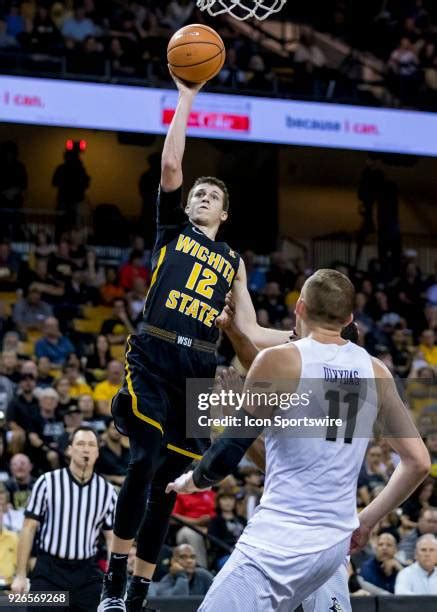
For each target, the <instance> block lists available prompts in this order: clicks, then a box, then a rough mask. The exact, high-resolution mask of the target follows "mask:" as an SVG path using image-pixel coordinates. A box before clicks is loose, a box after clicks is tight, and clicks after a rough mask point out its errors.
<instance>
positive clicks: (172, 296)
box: [143, 189, 240, 342]
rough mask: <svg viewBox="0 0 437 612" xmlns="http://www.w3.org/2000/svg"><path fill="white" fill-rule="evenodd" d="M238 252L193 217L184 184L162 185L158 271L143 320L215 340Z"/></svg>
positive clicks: (155, 259)
mask: <svg viewBox="0 0 437 612" xmlns="http://www.w3.org/2000/svg"><path fill="white" fill-rule="evenodd" d="M239 263H240V257H239V255H238V254H237V253H236V252H235V251H233V250H232V249H231V248H230V247H229V246H228V245H227V244H226V243H225V242H216V241H214V240H211V239H210V238H208V236H206V234H204V233H203V232H202V231H201V230H200V229H199V228H197V227H195V226H194V225H193V224H191V223H190V222H189V221H188V217H187V216H186V214H185V212H184V211H183V209H182V207H181V189H177V190H176V191H172V192H165V191H162V189H161V190H160V193H159V196H158V213H157V238H156V243H155V246H154V251H153V255H152V267H153V274H152V280H151V284H150V289H149V292H148V294H147V300H146V304H145V307H144V317H143V320H144V322H145V323H148V324H149V325H154V326H156V327H160V328H161V329H166V330H169V331H175V332H177V333H178V334H180V335H182V336H184V335H186V336H189V337H192V338H197V339H199V340H204V341H208V342H216V341H217V338H218V329H217V328H216V327H215V325H214V321H215V318H216V317H217V316H218V315H219V314H220V312H221V311H222V309H223V307H224V304H225V297H226V294H227V292H228V291H229V290H230V289H231V287H232V283H233V281H234V278H235V276H236V274H237V271H238V266H239Z"/></svg>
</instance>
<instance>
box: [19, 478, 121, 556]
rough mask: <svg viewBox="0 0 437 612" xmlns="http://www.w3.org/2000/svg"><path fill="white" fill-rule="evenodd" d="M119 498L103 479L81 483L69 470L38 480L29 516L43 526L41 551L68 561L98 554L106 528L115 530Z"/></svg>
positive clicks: (31, 500)
mask: <svg viewBox="0 0 437 612" xmlns="http://www.w3.org/2000/svg"><path fill="white" fill-rule="evenodd" d="M116 501H117V495H116V493H115V489H114V487H113V486H112V485H111V484H110V483H108V482H106V480H105V479H104V478H102V476H99V475H98V474H93V476H92V478H91V479H90V480H89V481H88V482H86V483H84V484H81V483H80V482H79V481H78V480H76V479H75V478H74V476H73V474H72V473H71V472H70V470H69V469H68V468H62V469H60V470H54V471H53V472H47V473H46V474H43V475H42V476H40V477H39V478H38V480H37V481H36V483H35V484H34V487H33V489H32V494H31V496H30V498H29V501H28V503H27V506H26V510H25V513H24V514H25V516H26V517H28V518H32V519H36V520H37V521H39V522H40V523H41V527H40V535H39V549H40V551H43V552H45V553H47V554H49V555H53V556H54V557H59V558H60V559H68V560H81V559H89V558H90V557H93V556H94V555H95V554H96V544H97V539H98V537H99V534H100V531H101V530H102V529H108V530H109V529H112V523H113V515H114V509H115V505H116Z"/></svg>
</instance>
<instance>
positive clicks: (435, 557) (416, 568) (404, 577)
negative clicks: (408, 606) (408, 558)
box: [395, 533, 437, 595]
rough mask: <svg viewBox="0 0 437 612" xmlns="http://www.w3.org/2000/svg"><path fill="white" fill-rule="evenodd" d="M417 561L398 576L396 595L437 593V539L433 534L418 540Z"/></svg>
mask: <svg viewBox="0 0 437 612" xmlns="http://www.w3.org/2000/svg"><path fill="white" fill-rule="evenodd" d="M415 559H416V561H415V563H413V564H412V565H410V566H409V567H406V568H404V569H403V570H401V571H400V572H399V574H398V575H397V577H396V584H395V594H396V595H437V539H436V538H435V536H434V535H432V534H430V533H429V534H427V535H424V536H422V537H421V538H419V539H418V540H417V543H416V551H415Z"/></svg>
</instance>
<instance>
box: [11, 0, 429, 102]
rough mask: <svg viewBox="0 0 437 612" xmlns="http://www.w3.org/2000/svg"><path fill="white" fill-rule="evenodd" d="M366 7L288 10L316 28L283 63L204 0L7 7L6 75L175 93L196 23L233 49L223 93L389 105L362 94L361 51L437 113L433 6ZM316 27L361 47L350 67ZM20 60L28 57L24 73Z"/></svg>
mask: <svg viewBox="0 0 437 612" xmlns="http://www.w3.org/2000/svg"><path fill="white" fill-rule="evenodd" d="M296 4H297V5H298V6H296ZM364 4H365V5H366V8H363V7H360V8H359V9H357V7H356V3H355V4H354V3H352V2H348V1H347V0H331V1H329V2H318V1H316V0H313V1H311V2H308V3H304V5H305V6H302V5H301V3H290V5H288V4H287V5H286V6H285V7H284V9H283V11H282V12H281V13H280V14H279V17H280V18H282V19H293V20H295V21H296V20H297V21H299V22H301V23H304V24H306V26H307V27H302V29H301V32H300V36H299V40H298V41H297V43H296V44H294V45H292V47H290V48H289V49H288V50H289V51H290V50H291V49H292V52H291V55H289V56H288V55H287V57H281V56H280V55H278V54H275V53H272V52H270V51H268V48H266V47H262V46H260V45H259V44H258V43H257V42H255V40H254V39H251V38H250V36H246V35H242V34H241V32H238V31H237V30H235V29H233V28H232V27H231V25H230V24H229V23H226V22H224V21H222V20H221V19H219V18H215V19H214V21H213V22H211V20H210V21H208V16H207V15H205V14H204V13H201V12H200V11H198V10H197V9H196V6H195V2H194V0H178V1H176V0H166V1H165V2H160V3H156V2H155V3H154V2H151V0H138V1H132V0H119V1H117V2H103V1H101V0H77V1H73V0H64V2H59V1H53V0H39V1H34V0H22V1H18V0H1V1H0V51H1V54H0V70H2V69H3V71H6V72H7V71H9V70H11V69H16V68H17V65H18V66H19V69H20V70H24V71H26V70H27V71H28V70H32V71H33V72H38V71H39V72H40V73H44V72H49V73H50V72H52V73H58V74H62V73H68V74H75V75H80V76H81V77H91V78H93V77H94V78H105V79H108V78H110V79H115V80H116V79H120V78H123V79H140V80H141V82H144V83H148V84H149V85H150V84H152V85H166V84H168V82H169V74H168V70H167V64H166V59H165V58H166V53H165V51H166V47H167V43H168V40H169V37H170V36H171V34H172V33H173V32H174V31H176V30H177V29H178V28H180V27H181V26H183V25H185V24H187V23H190V22H199V21H200V22H202V21H205V19H206V20H207V22H208V23H209V24H210V25H212V26H213V27H214V28H215V29H217V30H218V32H219V33H220V34H221V36H222V37H223V39H224V40H225V45H226V49H227V59H226V63H225V66H224V68H223V70H222V72H221V74H220V75H219V76H218V77H217V78H216V79H214V81H213V82H212V86H213V87H217V88H226V89H228V88H230V89H232V90H233V91H247V92H249V93H250V92H256V93H263V92H264V93H265V94H267V95H284V96H295V95H296V96H305V97H310V98H311V97H312V98H317V99H320V98H327V97H329V98H332V96H333V94H334V92H335V99H345V100H349V101H354V100H355V101H356V102H361V103H369V104H380V102H379V101H378V99H377V98H376V97H375V96H374V95H373V93H372V88H371V87H365V88H360V87H359V85H360V83H362V82H363V79H364V72H363V68H362V65H361V64H360V62H359V61H358V59H357V58H358V55H357V54H356V50H358V49H361V50H365V51H370V52H372V53H374V54H376V55H378V56H380V57H381V58H382V59H383V60H384V61H385V62H386V69H385V70H383V71H382V73H383V74H382V80H383V82H384V83H385V86H386V87H388V89H389V90H391V92H392V95H394V96H395V99H396V100H399V101H400V102H401V104H403V105H407V106H415V105H416V106H417V105H418V106H427V107H428V106H430V105H432V103H433V100H435V93H436V91H437V55H436V31H437V27H436V25H435V24H436V17H437V16H436V14H435V9H434V7H432V3H431V2H429V3H427V2H425V1H424V0H416V1H415V2H414V1H412V2H405V3H396V2H395V3H393V2H381V3H380V4H381V6H380V7H379V6H378V3H364ZM375 4H376V6H375ZM398 5H403V6H398ZM428 5H429V6H428ZM277 17H278V16H277ZM313 26H314V27H315V28H317V29H318V30H322V31H323V30H329V31H330V32H331V33H332V34H333V35H334V36H337V37H340V38H343V39H345V40H346V41H347V42H348V43H349V44H350V45H351V46H352V49H353V52H352V53H351V54H350V56H348V57H347V58H346V59H345V61H344V62H343V64H341V65H340V66H334V65H333V64H332V62H331V63H329V62H328V60H327V57H326V55H325V53H324V51H323V50H322V48H321V46H320V44H318V43H317V41H316V39H315V37H314V35H313V30H312V27H313ZM17 53H19V54H21V55H22V57H23V58H24V59H23V60H20V62H19V64H17V63H16V62H15V56H16V55H17ZM61 58H62V59H61ZM328 64H330V66H329V67H328ZM333 68H335V69H333ZM364 80H365V79H364ZM330 83H331V84H332V83H336V85H335V87H334V88H332V86H329V84H330ZM328 92H330V93H329V95H328ZM378 97H379V96H378ZM384 99H385V100H386V101H387V100H388V97H387V96H385V97H384Z"/></svg>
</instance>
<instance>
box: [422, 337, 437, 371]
mask: <svg viewBox="0 0 437 612" xmlns="http://www.w3.org/2000/svg"><path fill="white" fill-rule="evenodd" d="M418 350H419V352H420V353H421V354H422V355H423V358H424V359H425V361H426V362H427V363H428V364H429V365H430V366H437V346H436V343H435V332H434V330H433V329H425V330H424V331H423V332H422V333H421V335H420V344H419V347H418Z"/></svg>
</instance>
